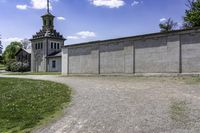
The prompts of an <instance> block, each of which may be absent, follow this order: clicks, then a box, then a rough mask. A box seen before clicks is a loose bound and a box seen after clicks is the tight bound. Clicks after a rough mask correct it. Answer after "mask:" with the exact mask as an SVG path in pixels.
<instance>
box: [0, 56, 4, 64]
mask: <svg viewBox="0 0 200 133" xmlns="http://www.w3.org/2000/svg"><path fill="white" fill-rule="evenodd" d="M0 64H3V57H2V56H1V55H0Z"/></svg>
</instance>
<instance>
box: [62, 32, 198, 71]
mask: <svg viewBox="0 0 200 133" xmlns="http://www.w3.org/2000/svg"><path fill="white" fill-rule="evenodd" d="M62 53H63V55H62V62H63V63H62V73H63V74H134V73H199V72H200V29H198V28H195V29H188V30H179V31H172V32H167V33H154V34H148V35H141V36H134V37H127V38H119V39H112V40H105V41H96V42H89V43H82V44H76V45H69V46H65V47H63V49H62Z"/></svg>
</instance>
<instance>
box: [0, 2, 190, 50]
mask: <svg viewBox="0 0 200 133" xmlns="http://www.w3.org/2000/svg"><path fill="white" fill-rule="evenodd" d="M50 1H51V3H50V4H51V5H50V8H51V13H52V14H53V15H54V16H56V18H55V21H54V23H55V29H56V30H57V31H59V32H60V33H61V34H62V35H63V36H64V37H65V38H66V39H67V40H66V41H65V45H69V44H76V43H81V42H88V41H96V40H106V39H113V38H119V37H126V36H135V35H141V34H148V33H154V32H159V31H160V30H159V26H158V25H159V23H160V22H164V21H165V20H166V19H168V18H172V19H173V20H174V21H175V22H177V23H178V24H179V26H180V25H181V24H182V23H183V16H184V13H185V10H186V9H187V7H186V6H185V4H186V1H187V0H50ZM45 13H46V0H0V34H1V38H2V39H1V40H2V43H3V46H4V48H5V47H6V46H7V45H8V44H9V43H10V42H11V41H20V40H22V39H24V38H28V39H30V38H31V37H32V35H34V34H35V33H36V32H38V31H39V30H40V29H41V28H42V20H41V16H42V15H44V14H45Z"/></svg>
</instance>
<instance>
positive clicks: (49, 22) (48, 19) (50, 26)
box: [31, 0, 65, 40]
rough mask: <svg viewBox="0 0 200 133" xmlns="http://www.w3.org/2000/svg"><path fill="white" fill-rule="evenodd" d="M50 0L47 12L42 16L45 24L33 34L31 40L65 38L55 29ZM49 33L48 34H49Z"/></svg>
mask: <svg viewBox="0 0 200 133" xmlns="http://www.w3.org/2000/svg"><path fill="white" fill-rule="evenodd" d="M49 6H50V3H49V0H47V13H46V14H44V15H43V16H42V19H43V26H42V29H41V30H40V31H39V32H36V34H35V35H33V37H32V39H31V40H36V39H42V38H47V37H48V38H54V39H61V40H65V38H64V37H63V36H62V35H61V34H60V33H59V32H57V31H56V30H55V29H54V22H53V21H54V17H55V16H53V15H52V14H51V13H50V11H49ZM47 33H48V35H47Z"/></svg>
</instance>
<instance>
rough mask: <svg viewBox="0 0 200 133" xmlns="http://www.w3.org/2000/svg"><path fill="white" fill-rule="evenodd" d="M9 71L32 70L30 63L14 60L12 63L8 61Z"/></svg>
mask: <svg viewBox="0 0 200 133" xmlns="http://www.w3.org/2000/svg"><path fill="white" fill-rule="evenodd" d="M7 71H11V72H28V71H30V66H29V64H28V63H22V62H12V63H8V65H7Z"/></svg>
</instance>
